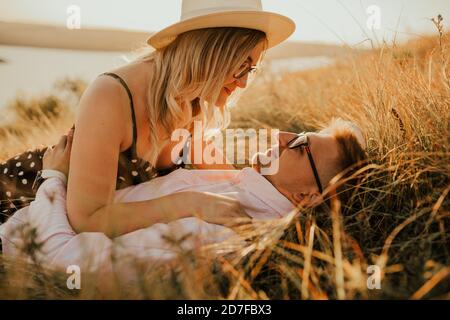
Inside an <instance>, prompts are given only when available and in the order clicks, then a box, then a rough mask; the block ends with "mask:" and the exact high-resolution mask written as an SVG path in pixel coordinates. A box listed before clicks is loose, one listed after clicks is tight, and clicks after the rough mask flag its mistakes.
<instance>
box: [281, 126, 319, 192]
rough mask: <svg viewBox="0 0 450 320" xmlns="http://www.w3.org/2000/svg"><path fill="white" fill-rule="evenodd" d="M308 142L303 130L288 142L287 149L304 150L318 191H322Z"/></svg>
mask: <svg viewBox="0 0 450 320" xmlns="http://www.w3.org/2000/svg"><path fill="white" fill-rule="evenodd" d="M309 146H310V142H309V138H308V136H307V135H306V134H305V133H304V132H303V133H299V134H298V135H297V136H296V137H295V138H294V139H292V140H291V141H289V142H288V144H287V147H288V148H289V149H295V148H301V149H302V150H303V149H304V150H306V154H307V155H308V159H309V163H310V164H311V169H312V171H313V173H314V178H315V179H316V184H317V187H318V188H319V192H320V193H322V192H323V189H322V184H321V183H320V179H319V174H318V173H317V169H316V165H315V163H314V159H313V157H312V154H311V149H310V148H309Z"/></svg>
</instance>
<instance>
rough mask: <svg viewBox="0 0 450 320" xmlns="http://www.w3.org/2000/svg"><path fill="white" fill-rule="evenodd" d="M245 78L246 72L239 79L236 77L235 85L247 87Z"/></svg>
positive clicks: (246, 78)
mask: <svg viewBox="0 0 450 320" xmlns="http://www.w3.org/2000/svg"><path fill="white" fill-rule="evenodd" d="M247 80H248V74H246V75H245V76H243V77H242V78H240V79H236V80H235V81H236V85H237V86H238V87H239V88H242V89H245V87H247Z"/></svg>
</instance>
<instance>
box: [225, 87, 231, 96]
mask: <svg viewBox="0 0 450 320" xmlns="http://www.w3.org/2000/svg"><path fill="white" fill-rule="evenodd" d="M224 89H225V92H226V93H227V94H228V95H230V94H231V93H232V91H231V90H230V89H228V88H224Z"/></svg>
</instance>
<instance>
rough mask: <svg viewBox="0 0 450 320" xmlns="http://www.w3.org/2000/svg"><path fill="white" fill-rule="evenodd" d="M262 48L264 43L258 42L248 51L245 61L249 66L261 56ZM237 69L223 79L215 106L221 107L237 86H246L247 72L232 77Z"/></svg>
mask: <svg viewBox="0 0 450 320" xmlns="http://www.w3.org/2000/svg"><path fill="white" fill-rule="evenodd" d="M263 50H264V43H263V42H260V43H259V44H258V45H257V46H256V47H254V48H253V50H252V51H251V52H250V55H249V56H248V59H247V62H246V63H248V64H249V65H251V66H255V65H256V63H257V62H258V61H259V59H260V58H261V54H262V52H263ZM239 69H240V68H239ZM239 69H237V70H235V71H234V72H233V73H232V75H230V77H229V78H228V79H227V80H226V81H225V83H224V85H223V88H222V91H221V92H220V96H219V98H218V100H217V102H216V106H218V107H223V106H224V105H225V103H226V102H227V100H228V97H229V96H230V95H231V93H233V91H234V90H236V88H237V87H239V88H245V87H246V86H247V80H248V73H247V74H246V75H245V76H243V77H242V78H240V79H235V78H234V77H233V74H236V72H237V71H238V70H239Z"/></svg>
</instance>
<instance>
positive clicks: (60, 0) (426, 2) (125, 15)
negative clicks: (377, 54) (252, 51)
mask: <svg viewBox="0 0 450 320" xmlns="http://www.w3.org/2000/svg"><path fill="white" fill-rule="evenodd" d="M73 4H75V5H78V6H79V7H80V8H81V24H82V27H113V28H122V29H133V30H148V31H156V30H158V29H161V28H163V27H165V26H167V25H169V24H170V23H172V22H175V21H177V20H178V18H179V16H180V11H181V0H0V20H3V21H20V22H38V23H49V24H60V25H66V18H67V13H66V9H67V7H68V6H70V5H73ZM263 5H264V9H265V10H268V11H274V12H278V13H281V14H285V15H287V16H289V17H291V18H292V19H293V20H294V21H295V22H296V23H297V31H296V32H295V34H294V35H293V36H292V38H291V39H292V40H299V41H318V42H328V43H338V44H339V43H342V42H345V43H347V44H350V45H354V44H356V43H358V42H360V41H362V40H364V39H365V38H367V35H369V36H372V37H373V36H374V34H373V32H372V31H369V30H368V29H367V27H366V20H367V17H368V14H367V13H366V9H367V8H368V7H369V6H370V5H377V6H379V7H380V9H381V29H380V30H379V31H377V32H376V37H377V38H378V39H380V40H381V39H386V40H388V41H391V40H392V39H393V35H394V31H395V30H398V31H399V32H400V33H399V39H405V38H407V37H408V35H416V34H427V33H432V32H434V28H433V26H432V24H431V22H430V21H429V18H431V17H433V16H436V15H437V14H438V13H440V14H442V15H443V16H444V19H445V20H444V24H445V26H449V25H450V24H449V23H448V21H450V0H263ZM447 29H448V28H447Z"/></svg>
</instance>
